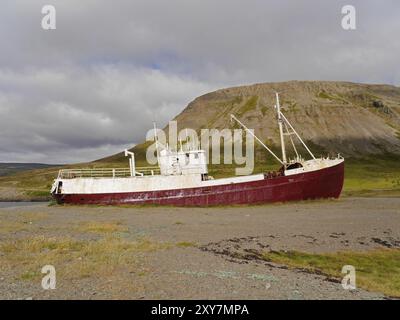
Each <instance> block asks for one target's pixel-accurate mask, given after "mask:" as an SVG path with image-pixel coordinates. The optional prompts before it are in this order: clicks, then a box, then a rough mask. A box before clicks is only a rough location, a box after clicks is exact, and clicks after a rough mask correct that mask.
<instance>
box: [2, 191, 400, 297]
mask: <svg viewBox="0 0 400 320" xmlns="http://www.w3.org/2000/svg"><path fill="white" fill-rule="evenodd" d="M0 221H1V224H2V227H3V229H2V230H1V232H0V242H1V241H10V240H16V239H30V238H31V237H36V236H40V235H43V236H44V237H69V238H73V239H78V240H84V241H92V240H93V241H94V240H96V239H98V238H99V237H101V236H102V234H101V233H99V234H94V233H90V232H84V231H82V230H79V229H77V226H81V225H85V223H91V222H95V223H96V222H97V223H109V222H113V223H115V222H118V225H119V226H121V227H124V228H126V229H125V231H124V232H121V233H120V234H119V236H121V237H123V238H124V239H131V240H134V239H138V238H146V239H149V240H150V241H152V242H155V243H161V244H169V245H168V248H164V249H159V250H153V251H148V252H142V253H139V255H140V259H141V264H140V272H139V270H129V266H126V268H125V269H126V270H125V269H122V270H119V272H118V273H116V274H113V275H110V276H108V277H100V278H99V277H96V276H89V277H82V278H79V277H76V278H72V279H68V278H63V277H58V278H57V289H56V290H47V291H46V290H43V289H42V288H41V286H40V280H39V281H38V280H36V279H30V280H26V279H25V280H24V279H21V278H20V277H19V276H18V274H17V273H18V272H21V269H23V266H20V265H19V266H15V270H7V271H4V270H2V271H1V274H0V298H2V299H9V298H13V299H15V298H16V299H26V298H33V299H43V298H55V299H73V298H75V299H79V298H88V299H96V298H97V299H98V298H127V299H143V298H144V299H157V298H165V299H181V298H182V299H187V298H188V299H329V298H334V299H364V298H367V299H369V298H382V297H383V296H382V295H381V294H380V293H373V292H366V291H364V290H355V291H347V290H344V289H343V288H342V287H341V285H340V283H337V282H333V281H330V280H329V279H326V278H325V277H324V276H320V275H315V274H309V273H305V272H302V271H296V270H288V269H285V268H280V267H279V266H276V265H271V264H269V263H266V262H263V261H261V260H260V259H257V257H256V256H255V255H254V254H252V253H254V252H260V251H262V250H281V249H283V250H301V251H307V252H333V251H338V250H357V251H358V250H369V249H372V248H375V247H400V199H398V198H390V199H389V198H387V199H384V198H343V199H341V200H338V201H321V202H302V203H294V204H278V205H265V206H254V207H232V208H229V207H226V208H212V209H210V208H208V209H206V208H161V207H151V208H125V207H124V208H116V207H78V206H47V204H40V205H37V204H36V205H33V206H27V207H10V208H2V209H0ZM20 223H23V224H24V226H25V227H23V228H21V227H19V226H20V225H19V224H20ZM13 228H15V230H13ZM2 259H4V255H3V253H2V252H0V263H1V264H3V263H5V261H4V260H3V261H2V262H1V260H2ZM47 263H48V262H45V261H43V265H44V264H47ZM65 263H68V261H66V262H65ZM1 264H0V265H1ZM56 267H57V266H56ZM136 271H137V272H136Z"/></svg>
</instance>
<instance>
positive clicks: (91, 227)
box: [78, 221, 128, 233]
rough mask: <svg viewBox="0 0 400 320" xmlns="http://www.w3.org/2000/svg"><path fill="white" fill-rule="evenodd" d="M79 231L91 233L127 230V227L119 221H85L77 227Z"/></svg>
mask: <svg viewBox="0 0 400 320" xmlns="http://www.w3.org/2000/svg"><path fill="white" fill-rule="evenodd" d="M78 230H79V231H81V232H91V233H114V232H127V231H128V228H127V227H126V226H123V225H122V222H120V221H111V222H87V223H84V224H83V225H81V226H79V227H78Z"/></svg>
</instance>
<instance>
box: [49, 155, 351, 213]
mask: <svg viewBox="0 0 400 320" xmlns="http://www.w3.org/2000/svg"><path fill="white" fill-rule="evenodd" d="M343 180H344V162H342V163H340V164H338V165H336V166H333V167H329V168H325V169H321V170H318V171H312V172H308V173H301V174H296V175H291V176H280V177H275V178H266V179H264V180H259V181H253V182H243V183H235V184H226V185H218V186H212V187H199V188H187V189H179V190H162V191H152V192H128V193H102V194H53V196H54V198H55V199H56V201H57V202H58V203H71V204H107V205H113V204H138V205H142V204H157V205H173V206H216V205H232V204H257V203H268V202H285V201H298V200H308V199H321V198H338V197H339V195H340V193H341V191H342V187H343Z"/></svg>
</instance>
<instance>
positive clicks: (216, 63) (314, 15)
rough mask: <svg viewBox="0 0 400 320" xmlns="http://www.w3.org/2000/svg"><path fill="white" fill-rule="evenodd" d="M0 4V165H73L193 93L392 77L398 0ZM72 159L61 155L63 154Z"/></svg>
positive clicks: (399, 45)
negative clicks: (45, 10) (352, 19)
mask: <svg viewBox="0 0 400 320" xmlns="http://www.w3.org/2000/svg"><path fill="white" fill-rule="evenodd" d="M47 3H50V4H53V5H55V7H56V9H57V30H54V31H44V30H42V29H41V27H40V21H41V18H42V15H41V12H40V10H41V7H42V5H44V3H43V1H36V0H6V1H4V2H2V10H1V11H0V26H1V28H0V40H1V41H2V50H1V52H0V116H1V118H0V161H16V160H18V161H20V159H24V160H23V161H44V162H65V161H72V162H74V161H84V160H91V159H95V158H98V157H100V156H105V155H107V154H112V153H114V152H116V151H119V150H120V149H118V148H121V146H126V145H130V144H132V143H136V142H139V141H141V140H142V139H143V137H144V135H145V132H146V131H147V129H148V128H149V126H151V122H152V121H153V120H157V121H158V122H159V123H160V125H164V124H165V123H166V122H167V120H168V119H170V118H172V117H173V116H175V115H176V114H177V113H178V112H179V111H181V110H182V109H183V107H184V106H185V105H186V104H187V103H188V102H189V101H190V100H192V99H193V98H195V97H196V96H198V95H199V94H202V93H205V92H207V91H210V90H214V89H217V88H219V87H222V86H230V85H240V84H248V83H254V82H266V81H284V80H292V79H299V80H302V79H304V80H348V81H359V82H374V83H390V84H394V85H398V84H399V82H400V68H399V66H398V56H400V42H398V41H397V36H398V34H399V33H400V20H399V19H398V15H399V13H400V3H399V2H398V1H397V0H384V1H379V2H378V1H373V0H353V1H351V3H352V4H353V5H354V6H355V7H356V9H357V30H355V31H344V30H343V29H342V28H341V24H340V21H341V17H342V16H341V12H340V11H341V7H342V6H343V5H345V4H348V1H342V0H335V1H318V0H297V1H294V0H280V1H278V0H275V1H263V0H246V1H244V0H219V1H211V0H202V1H198V0H192V1H187V0H169V1H164V0H159V1H149V0H140V1H139V0H135V1H131V0H119V1H112V2H111V1H106V0H103V1H101V0H99V1H94V0H88V1H78V0H68V1H66V0H64V1H60V0H57V1H47V2H46V4H47ZM71 155H73V156H71Z"/></svg>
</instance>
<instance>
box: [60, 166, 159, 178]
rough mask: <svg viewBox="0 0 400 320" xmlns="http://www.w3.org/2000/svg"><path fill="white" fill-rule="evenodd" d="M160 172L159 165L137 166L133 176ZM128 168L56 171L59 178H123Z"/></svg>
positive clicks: (129, 172)
mask: <svg viewBox="0 0 400 320" xmlns="http://www.w3.org/2000/svg"><path fill="white" fill-rule="evenodd" d="M159 173H160V168H159V167H137V168H136V172H135V176H137V177H141V176H148V175H156V174H159ZM130 176H131V171H130V169H129V168H95V169H61V170H60V171H59V173H58V178H60V179H74V178H124V177H130Z"/></svg>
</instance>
